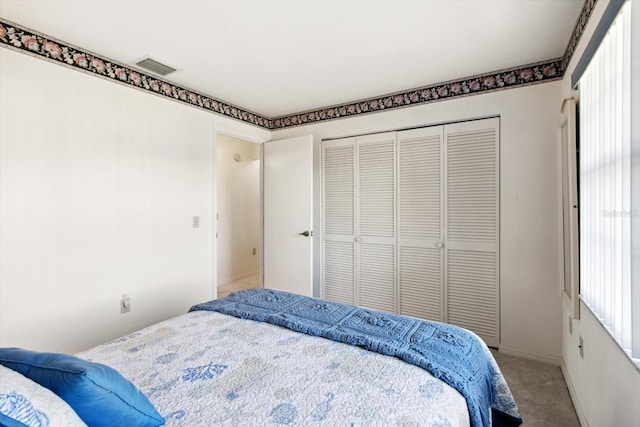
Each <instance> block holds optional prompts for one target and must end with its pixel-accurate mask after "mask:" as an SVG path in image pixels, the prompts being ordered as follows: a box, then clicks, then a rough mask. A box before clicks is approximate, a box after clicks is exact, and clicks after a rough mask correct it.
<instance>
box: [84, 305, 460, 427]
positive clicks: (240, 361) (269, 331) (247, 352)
mask: <svg viewBox="0 0 640 427" xmlns="http://www.w3.org/2000/svg"><path fill="white" fill-rule="evenodd" d="M78 356H79V357H82V358H85V359H89V360H92V361H95V362H100V363H104V364H106V365H109V366H112V367H113V368H115V369H117V370H118V371H120V373H122V374H123V375H124V376H125V377H126V378H128V379H129V380H131V381H132V382H133V383H134V384H135V385H136V386H138V387H139V388H140V390H141V391H142V392H144V393H145V394H146V395H147V396H148V397H149V399H150V400H151V402H152V403H153V404H154V406H155V407H156V409H157V410H158V412H160V414H161V415H162V416H163V417H165V419H166V425H167V426H178V425H183V426H212V425H242V426H252V425H267V426H270V425H291V426H315V425H318V426H320V425H326V426H373V425H385V426H391V425H402V426H418V425H420V426H468V425H469V416H468V410H467V405H466V402H465V399H464V398H463V397H462V395H461V394H460V393H458V392H457V391H456V390H454V389H453V388H451V387H449V386H448V385H446V384H445V383H443V382H442V381H440V380H437V379H435V378H434V377H433V376H432V375H431V374H429V373H428V372H426V371H424V370H423V369H421V368H418V367H416V366H412V365H409V364H407V363H405V362H403V361H401V360H399V359H395V358H392V357H389V356H384V355H380V354H377V353H372V352H369V351H366V350H363V349H360V348H358V347H353V346H350V345H346V344H341V343H336V342H333V341H329V340H326V339H324V338H318V337H312V336H308V335H303V334H299V333H297V332H293V331H290V330H287V329H284V328H280V327H278V326H274V325H270V324H266V323H259V322H254V321H251V320H242V319H238V318H235V317H231V316H227V315H224V314H220V313H215V312H208V311H197V312H192V313H188V314H185V315H182V316H179V317H176V318H174V319H170V320H167V321H165V322H161V323H158V324H155V325H153V326H150V327H148V328H145V329H143V330H141V331H138V332H135V333H133V334H131V335H128V336H125V337H123V338H120V339H118V340H115V341H113V342H111V343H107V344H104V345H100V346H98V347H95V348H93V349H90V350H87V351H85V352H82V353H79V354H78Z"/></svg>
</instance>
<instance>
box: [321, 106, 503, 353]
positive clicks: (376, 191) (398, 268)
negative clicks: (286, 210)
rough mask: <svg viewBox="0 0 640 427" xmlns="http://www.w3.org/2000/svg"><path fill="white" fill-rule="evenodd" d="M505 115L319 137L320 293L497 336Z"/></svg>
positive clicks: (491, 339)
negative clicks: (501, 134) (501, 125)
mask: <svg viewBox="0 0 640 427" xmlns="http://www.w3.org/2000/svg"><path fill="white" fill-rule="evenodd" d="M498 174H499V119H498V118H490V119H482V120H473V121H468V122H461V123H453V124H447V125H440V126H431V127H424V128H419V129H411V130H404V131H398V132H385V133H379V134H372V135H365V136H358V137H350V138H341V139H335V140H325V141H323V142H322V192H323V199H322V225H323V228H322V229H323V236H322V278H323V280H322V292H323V297H324V298H326V299H328V300H333V301H340V302H345V303H349V304H357V305H361V306H364V307H368V308H372V309H376V310H384V311H388V312H393V313H400V314H404V315H409V316H413V317H418V318H424V319H429V320H435V321H440V322H447V323H452V324H455V325H459V326H462V327H464V328H467V329H469V330H471V331H473V332H475V333H476V334H478V335H479V336H481V337H482V338H483V339H484V340H485V342H486V343H487V344H488V345H491V346H497V345H498V344H499V306H500V305H499V274H498V273H499V253H498V249H499V176H498Z"/></svg>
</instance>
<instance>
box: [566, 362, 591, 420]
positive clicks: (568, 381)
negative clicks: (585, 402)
mask: <svg viewBox="0 0 640 427" xmlns="http://www.w3.org/2000/svg"><path fill="white" fill-rule="evenodd" d="M560 370H561V371H562V376H563V377H564V382H565V383H566V384H567V389H568V390H569V396H570V397H571V401H572V402H573V408H574V409H575V410H576V414H577V415H578V421H580V425H581V426H582V427H589V423H588V422H587V417H586V416H585V414H584V410H583V409H582V405H580V401H579V400H578V395H577V393H576V389H575V387H574V386H573V383H572V382H571V377H570V376H569V372H568V371H567V366H566V365H565V364H564V359H562V360H561V363H560Z"/></svg>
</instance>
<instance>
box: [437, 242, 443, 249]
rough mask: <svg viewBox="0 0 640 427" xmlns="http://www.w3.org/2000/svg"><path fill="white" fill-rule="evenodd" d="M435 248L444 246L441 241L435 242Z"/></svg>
mask: <svg viewBox="0 0 640 427" xmlns="http://www.w3.org/2000/svg"><path fill="white" fill-rule="evenodd" d="M436 248H438V249H442V248H444V243H442V242H438V243H436Z"/></svg>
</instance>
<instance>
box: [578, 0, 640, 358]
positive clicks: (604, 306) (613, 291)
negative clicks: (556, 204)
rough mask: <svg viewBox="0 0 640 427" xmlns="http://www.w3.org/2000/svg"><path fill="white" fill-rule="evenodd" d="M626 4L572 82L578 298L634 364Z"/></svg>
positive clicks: (637, 335)
mask: <svg viewBox="0 0 640 427" xmlns="http://www.w3.org/2000/svg"><path fill="white" fill-rule="evenodd" d="M630 3H631V2H627V3H626V4H625V5H624V6H623V7H622V9H621V10H620V12H619V14H618V16H617V17H616V18H615V20H614V21H613V23H612V25H611V27H610V28H609V31H608V33H607V34H606V36H605V37H604V38H603V40H602V42H601V44H600V47H599V48H598V49H597V51H596V53H595V54H594V56H593V58H592V59H591V62H590V63H589V65H588V66H587V68H586V69H585V72H584V74H583V75H582V77H581V78H580V81H579V89H580V148H579V151H580V154H579V160H580V166H579V177H580V181H579V186H580V191H579V193H580V208H579V211H580V293H581V297H582V299H583V301H584V302H585V304H586V305H587V306H588V307H589V308H590V309H591V311H593V313H594V314H595V315H596V316H597V317H598V318H599V319H600V321H601V322H602V324H603V325H604V326H605V328H606V329H608V331H609V332H610V333H611V335H612V336H613V337H614V338H615V340H616V341H617V342H618V343H619V344H620V346H621V347H622V348H623V350H625V351H626V352H627V353H628V354H629V355H630V356H631V357H634V358H639V357H640V354H634V352H633V347H634V345H633V344H634V343H633V341H634V340H638V339H640V331H634V330H633V328H632V322H633V318H632V311H633V310H640V307H633V304H632V287H631V269H632V265H631V193H632V192H631V148H630V147H631V137H630V131H631V121H630V120H631V108H630V105H631V104H630V95H629V93H630V86H631V84H630V75H631V46H630V30H631V26H630ZM637 267H638V266H636V268H637ZM636 315H638V313H636ZM637 347H638V346H637V345H636V348H637Z"/></svg>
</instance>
